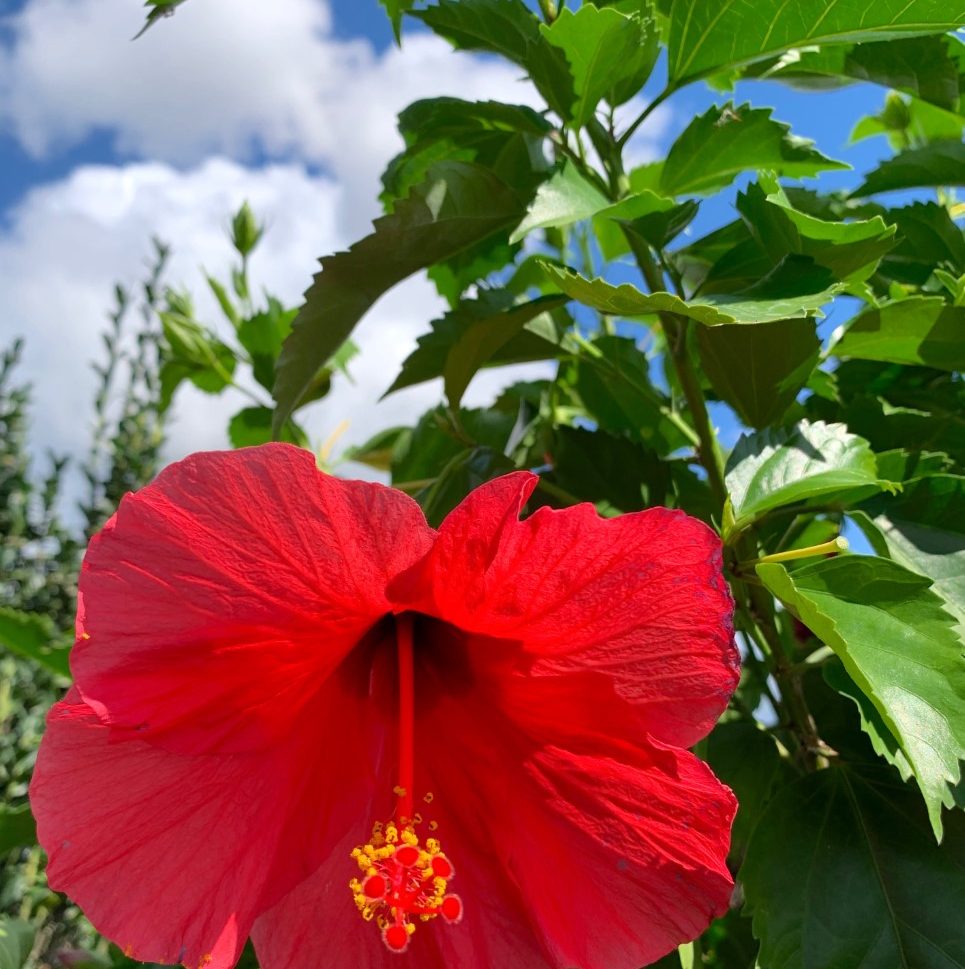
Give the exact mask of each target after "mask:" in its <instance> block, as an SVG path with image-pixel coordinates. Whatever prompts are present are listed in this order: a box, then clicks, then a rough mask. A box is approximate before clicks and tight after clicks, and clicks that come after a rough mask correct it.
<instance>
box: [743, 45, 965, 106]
mask: <svg viewBox="0 0 965 969" xmlns="http://www.w3.org/2000/svg"><path fill="white" fill-rule="evenodd" d="M950 43H956V41H954V40H953V39H951V38H948V37H943V36H930V37H904V38H898V39H895V40H889V41H886V42H884V43H870V44H868V43H865V44H853V45H848V46H846V45H836V46H830V47H821V48H810V49H807V50H799V51H793V52H791V53H790V54H788V55H787V56H785V57H782V58H780V59H778V60H776V61H774V62H772V63H770V64H759V65H754V67H752V68H750V70H749V71H747V72H745V76H748V77H762V78H766V79H767V80H779V81H788V82H790V83H791V84H792V85H799V86H802V87H818V88H819V89H820V88H823V87H826V86H827V84H828V80H829V79H832V78H840V79H841V80H843V81H869V82H871V83H872V84H880V85H882V86H883V87H886V88H891V89H892V90H897V91H904V92H905V93H907V94H911V95H913V96H915V97H917V98H921V99H922V100H924V101H928V102H930V103H931V104H935V105H938V106H939V107H941V108H946V109H949V110H952V111H954V110H955V109H956V108H957V104H958V97H959V94H960V90H959V86H960V81H959V77H960V75H959V67H958V64H957V63H956V62H955V59H954V58H953V57H951V56H950V54H949V49H948V45H949V44H950Z"/></svg>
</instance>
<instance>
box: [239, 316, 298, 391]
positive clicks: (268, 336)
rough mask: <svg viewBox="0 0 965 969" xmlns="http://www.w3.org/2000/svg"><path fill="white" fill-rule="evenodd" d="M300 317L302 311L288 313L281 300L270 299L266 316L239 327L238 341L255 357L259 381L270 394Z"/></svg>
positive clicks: (243, 322) (255, 318)
mask: <svg viewBox="0 0 965 969" xmlns="http://www.w3.org/2000/svg"><path fill="white" fill-rule="evenodd" d="M297 315H298V310H295V309H292V310H286V309H285V308H284V307H283V306H282V305H281V303H279V302H278V300H276V299H272V298H269V300H268V308H267V309H266V310H265V311H264V312H262V313H256V314H255V315H254V316H252V317H249V318H248V319H244V320H241V321H240V322H239V323H238V341H239V342H240V343H241V345H242V346H243V347H244V348H245V349H246V350H247V351H248V353H249V354H250V356H251V364H252V373H253V375H254V378H255V380H257V381H258V383H260V384H261V386H262V387H264V388H265V389H266V390H269V391H270V390H271V388H272V386H273V385H274V383H275V361H276V360H277V359H278V355H279V354H280V353H281V348H282V345H283V344H284V342H285V340H286V339H287V337H288V334H289V333H291V330H292V322H293V321H294V319H295V317H296V316H297Z"/></svg>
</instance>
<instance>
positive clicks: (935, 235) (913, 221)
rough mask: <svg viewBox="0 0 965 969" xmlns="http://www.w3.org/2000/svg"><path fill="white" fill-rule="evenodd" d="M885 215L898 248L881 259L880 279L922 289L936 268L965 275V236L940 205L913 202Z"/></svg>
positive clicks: (946, 210)
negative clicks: (882, 277) (894, 228)
mask: <svg viewBox="0 0 965 969" xmlns="http://www.w3.org/2000/svg"><path fill="white" fill-rule="evenodd" d="M886 214H887V218H888V221H889V222H893V223H894V224H895V226H897V229H898V244H897V245H896V246H895V248H894V249H892V250H891V252H889V253H887V254H886V255H885V257H884V259H882V261H881V265H880V267H879V272H881V273H882V275H884V276H886V277H887V278H889V279H897V280H898V282H900V283H911V284H912V285H914V286H923V285H924V284H925V283H926V282H927V281H928V279H929V277H930V276H931V275H932V273H934V272H935V270H936V267H938V268H939V271H941V268H944V269H945V270H947V271H948V272H951V273H953V274H954V275H955V276H960V275H961V274H962V273H965V233H963V232H962V230H961V229H960V228H959V227H958V226H957V225H956V224H955V222H954V221H953V219H952V217H951V216H950V215H949V214H948V209H947V208H945V206H944V205H938V204H936V203H935V202H916V203H914V204H913V205H906V206H904V207H903V208H900V209H889V210H888V212H887V213H886Z"/></svg>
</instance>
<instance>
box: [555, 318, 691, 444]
mask: <svg viewBox="0 0 965 969" xmlns="http://www.w3.org/2000/svg"><path fill="white" fill-rule="evenodd" d="M592 347H593V349H594V350H595V351H596V353H589V352H587V353H583V354H581V355H580V357H579V358H578V359H577V361H576V365H575V381H574V384H575V389H576V392H577V394H578V395H579V397H580V400H581V401H582V402H583V406H584V407H585V408H586V411H587V413H588V414H589V416H590V417H592V418H593V420H594V421H596V423H597V424H598V425H599V426H600V427H601V428H602V429H603V430H606V431H610V432H613V433H615V434H627V435H629V436H630V437H632V438H633V439H634V440H637V441H640V442H642V443H644V444H646V445H647V446H648V447H651V448H653V449H654V450H656V451H658V452H660V453H661V454H669V453H670V452H671V451H675V450H676V449H677V448H679V447H683V446H685V445H687V444H693V443H694V440H693V439H691V438H688V437H687V436H685V435H684V433H683V432H682V430H681V428H680V425H679V424H677V423H675V422H674V421H672V420H671V419H670V417H669V414H670V410H671V409H670V400H669V399H668V398H666V397H665V396H664V395H663V394H662V393H660V391H658V390H657V389H656V388H655V387H654V386H653V384H652V382H651V380H650V361H649V359H648V358H647V355H646V354H645V353H643V352H642V351H641V350H639V349H637V346H636V344H635V342H634V341H633V340H630V339H627V338H626V337H618V336H600V337H597V338H596V339H595V340H594V341H593V344H592Z"/></svg>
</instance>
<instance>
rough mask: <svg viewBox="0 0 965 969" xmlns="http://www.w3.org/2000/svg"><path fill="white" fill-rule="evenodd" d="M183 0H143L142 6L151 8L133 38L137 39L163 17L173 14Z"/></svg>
mask: <svg viewBox="0 0 965 969" xmlns="http://www.w3.org/2000/svg"><path fill="white" fill-rule="evenodd" d="M184 2H185V0H144V6H145V7H150V8H151V9H150V10H149V11H148V15H147V20H145V21H144V26H143V27H142V28H141V29H140V30H139V31H138V32H137V33H136V34H135V35H134V37H133V39H134V40H137V39H138V37H141V36H142V35H143V34H144V33H146V32H147V31H148V30H150V29H151V27H153V26H154V25H155V24H156V23H157V22H158V21H159V20H161V19H163V18H164V17H172V16H174V11H175V10H176V9H177V8H178V7H180V6H181V4H182V3H184Z"/></svg>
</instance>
